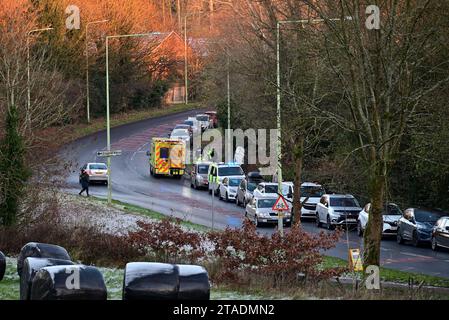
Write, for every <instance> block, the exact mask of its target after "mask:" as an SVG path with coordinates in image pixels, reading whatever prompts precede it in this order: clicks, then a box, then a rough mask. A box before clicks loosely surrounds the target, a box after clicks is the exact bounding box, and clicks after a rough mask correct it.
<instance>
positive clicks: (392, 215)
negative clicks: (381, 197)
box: [357, 203, 402, 237]
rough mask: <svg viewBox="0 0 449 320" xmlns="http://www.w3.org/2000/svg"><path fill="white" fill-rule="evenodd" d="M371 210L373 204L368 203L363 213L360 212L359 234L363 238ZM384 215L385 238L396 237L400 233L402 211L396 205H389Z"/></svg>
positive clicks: (383, 233) (383, 231)
mask: <svg viewBox="0 0 449 320" xmlns="http://www.w3.org/2000/svg"><path fill="white" fill-rule="evenodd" d="M370 209H371V203H368V204H367V205H366V206H365V207H364V208H363V210H362V211H360V214H359V218H358V222H357V234H358V235H359V236H360V237H361V236H363V232H364V231H365V229H366V225H367V224H368V217H369V211H370ZM382 215H383V222H384V224H383V229H382V235H383V236H389V235H390V236H395V235H396V234H397V233H398V222H399V219H401V217H402V211H401V209H399V207H398V206H397V205H396V204H394V203H388V204H387V205H386V206H385V208H384V212H382Z"/></svg>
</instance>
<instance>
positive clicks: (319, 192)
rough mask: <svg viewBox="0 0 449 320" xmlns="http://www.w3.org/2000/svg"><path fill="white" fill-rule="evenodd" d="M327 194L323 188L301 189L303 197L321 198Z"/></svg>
mask: <svg viewBox="0 0 449 320" xmlns="http://www.w3.org/2000/svg"><path fill="white" fill-rule="evenodd" d="M324 193H325V191H324V188H322V187H301V197H305V198H321V196H323V195H324Z"/></svg>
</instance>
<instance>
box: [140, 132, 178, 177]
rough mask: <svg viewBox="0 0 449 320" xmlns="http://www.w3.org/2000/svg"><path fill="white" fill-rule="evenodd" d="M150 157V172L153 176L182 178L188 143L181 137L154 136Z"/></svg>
mask: <svg viewBox="0 0 449 320" xmlns="http://www.w3.org/2000/svg"><path fill="white" fill-rule="evenodd" d="M147 155H148V156H149V157H150V174H151V175H152V176H153V177H161V176H170V177H175V178H178V179H180V178H181V177H182V176H183V174H184V172H185V168H186V162H185V159H186V145H185V142H184V141H182V140H179V139H170V138H153V139H152V141H151V149H150V151H148V152H147Z"/></svg>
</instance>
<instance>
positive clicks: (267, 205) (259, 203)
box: [257, 199, 276, 208]
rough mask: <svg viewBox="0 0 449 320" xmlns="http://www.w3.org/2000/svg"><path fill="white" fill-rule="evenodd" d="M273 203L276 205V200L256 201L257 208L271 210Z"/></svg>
mask: <svg viewBox="0 0 449 320" xmlns="http://www.w3.org/2000/svg"><path fill="white" fill-rule="evenodd" d="M275 203H276V199H259V200H257V207H259V208H272V207H273V206H274V204H275Z"/></svg>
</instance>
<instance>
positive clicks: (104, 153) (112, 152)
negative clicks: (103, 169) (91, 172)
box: [97, 150, 122, 205]
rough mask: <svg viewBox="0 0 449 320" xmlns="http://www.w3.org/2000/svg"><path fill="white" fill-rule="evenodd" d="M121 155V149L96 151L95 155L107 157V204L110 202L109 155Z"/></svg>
mask: <svg viewBox="0 0 449 320" xmlns="http://www.w3.org/2000/svg"><path fill="white" fill-rule="evenodd" d="M121 155H122V150H102V151H98V152H97V157H104V158H108V204H109V205H110V204H111V203H112V179H111V157H117V156H121Z"/></svg>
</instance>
